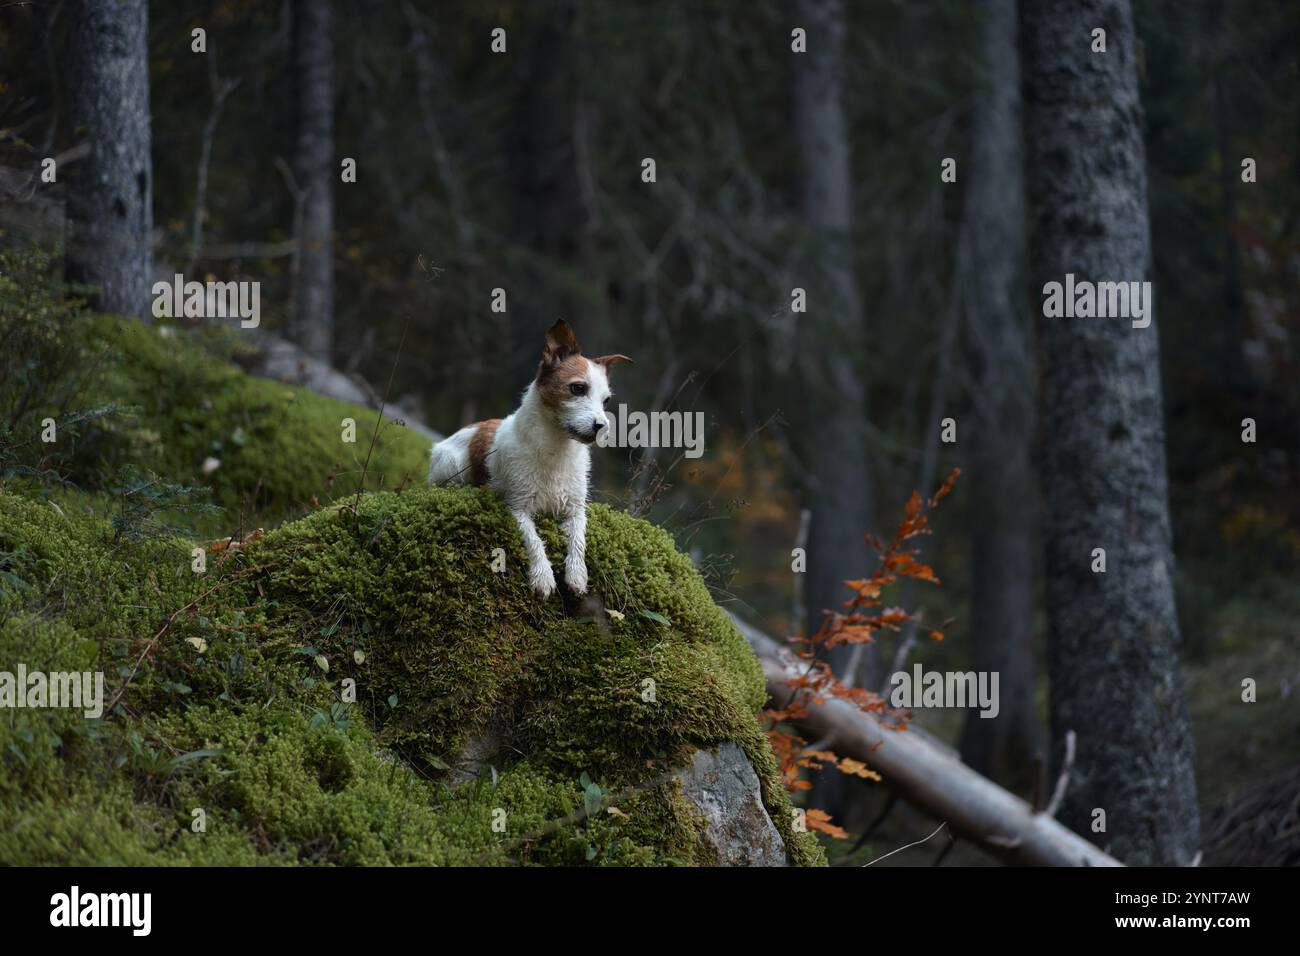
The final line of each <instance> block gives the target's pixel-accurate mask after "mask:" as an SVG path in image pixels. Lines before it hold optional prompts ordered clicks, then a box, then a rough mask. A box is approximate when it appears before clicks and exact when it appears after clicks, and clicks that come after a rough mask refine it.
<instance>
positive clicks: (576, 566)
mask: <svg viewBox="0 0 1300 956" xmlns="http://www.w3.org/2000/svg"><path fill="white" fill-rule="evenodd" d="M564 583H565V584H567V585H568V586H569V590H570V591H572V592H573V593H574V594H586V593H587V562H586V561H565V562H564Z"/></svg>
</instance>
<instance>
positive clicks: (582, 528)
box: [564, 503, 587, 594]
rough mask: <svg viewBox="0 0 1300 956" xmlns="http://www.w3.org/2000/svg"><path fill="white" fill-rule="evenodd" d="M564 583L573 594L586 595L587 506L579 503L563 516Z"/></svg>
mask: <svg viewBox="0 0 1300 956" xmlns="http://www.w3.org/2000/svg"><path fill="white" fill-rule="evenodd" d="M564 537H565V539H566V540H567V541H568V544H569V547H568V550H567V552H566V553H565V555H564V583H565V584H567V585H568V586H569V590H570V591H572V592H573V593H574V594H586V593H587V506H586V504H585V503H580V504H579V505H578V506H577V507H575V508H573V509H572V510H570V511H569V512H568V514H566V515H565V516H564Z"/></svg>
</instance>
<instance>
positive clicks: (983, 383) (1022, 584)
mask: <svg viewBox="0 0 1300 956" xmlns="http://www.w3.org/2000/svg"><path fill="white" fill-rule="evenodd" d="M981 6H982V7H983V8H984V12H985V20H984V24H983V47H984V58H983V61H984V66H985V71H984V81H985V83H984V87H983V89H982V91H981V93H980V95H979V96H978V97H977V99H976V101H975V115H974V118H973V122H972V137H971V159H970V163H969V165H968V168H969V170H970V173H969V175H968V176H967V178H966V182H967V183H968V185H967V187H966V206H965V210H964V214H963V221H962V237H961V245H962V255H961V257H960V262H961V269H960V271H959V274H958V280H957V281H958V284H959V289H958V293H959V295H960V296H961V300H962V303H963V311H964V313H965V320H966V333H967V352H968V354H969V356H970V359H971V367H972V381H971V396H970V398H971V405H972V409H973V415H972V421H971V424H970V427H969V428H968V429H967V430H966V434H965V435H964V436H963V441H962V444H961V447H965V448H968V449H970V455H971V466H970V472H971V473H970V481H971V495H972V500H973V501H974V508H973V509H972V524H973V528H972V548H971V568H972V571H971V577H972V581H971V591H972V595H973V600H972V608H971V628H970V633H971V637H972V641H973V644H974V662H975V667H976V669H977V670H980V671H990V672H997V673H998V674H999V675H1000V676H999V681H1000V685H999V686H1000V692H1001V693H1000V697H1001V709H1000V711H999V713H998V716H997V717H995V718H992V719H987V718H982V717H980V716H979V713H978V712H977V711H971V712H970V713H969V714H968V715H967V717H966V726H965V730H964V732H963V734H962V741H961V752H962V758H963V759H964V760H965V761H966V762H967V763H968V764H970V765H971V766H972V767H973V768H974V769H976V770H978V771H979V772H980V773H982V774H984V775H985V776H986V777H991V778H992V779H994V780H996V781H998V782H999V783H1001V784H1002V785H1003V786H1006V787H1009V788H1011V789H1015V790H1019V791H1021V792H1024V791H1025V790H1027V789H1029V788H1032V786H1033V785H1034V784H1035V783H1036V778H1037V776H1038V773H1037V770H1038V767H1040V766H1041V759H1042V758H1041V755H1040V750H1041V748H1042V739H1041V738H1042V733H1041V730H1040V727H1039V720H1038V714H1037V707H1036V705H1035V700H1034V648H1033V634H1032V623H1033V613H1034V561H1033V537H1032V536H1033V523H1034V519H1035V517H1036V515H1035V508H1034V501H1035V498H1034V483H1033V477H1032V469H1031V466H1030V440H1031V436H1032V434H1033V421H1034V413H1033V369H1032V363H1031V360H1030V353H1029V342H1028V331H1027V328H1026V325H1025V318H1024V311H1025V307H1026V303H1025V293H1024V289H1025V287H1024V261H1025V207H1024V198H1023V197H1024V185H1025V183H1024V167H1023V163H1022V156H1021V131H1020V64H1019V58H1018V56H1017V53H1016V0H985V2H984V3H983V4H981ZM923 490H926V489H923Z"/></svg>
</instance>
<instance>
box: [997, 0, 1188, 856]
mask: <svg viewBox="0 0 1300 956" xmlns="http://www.w3.org/2000/svg"><path fill="white" fill-rule="evenodd" d="M1020 11H1021V44H1022V46H1021V50H1022V55H1023V63H1024V78H1025V83H1024V96H1025V130H1026V143H1027V146H1028V164H1027V165H1028V182H1029V200H1030V204H1031V209H1032V212H1033V216H1034V245H1033V247H1032V248H1033V253H1032V260H1031V261H1032V277H1033V280H1034V283H1035V288H1037V289H1041V288H1042V287H1043V284H1044V283H1047V282H1049V281H1057V282H1062V283H1063V282H1064V281H1065V274H1066V273H1067V272H1070V273H1073V274H1074V276H1075V281H1076V282H1079V281H1085V280H1086V281H1092V282H1098V281H1117V282H1118V281H1124V280H1135V281H1140V280H1145V279H1148V278H1149V276H1150V269H1151V248H1150V226H1149V222H1148V215H1147V179H1146V153H1145V146H1144V143H1143V140H1142V125H1143V116H1142V104H1141V101H1140V100H1139V97H1138V80H1137V36H1136V34H1135V31H1134V26H1133V11H1132V8H1131V6H1130V3H1129V0H1033V2H1025V3H1022V4H1021V7H1020ZM1098 28H1100V29H1103V30H1105V31H1106V33H1105V38H1106V52H1104V53H1093V52H1092V50H1091V43H1092V42H1093V41H1092V37H1091V34H1092V31H1093V30H1094V29H1098ZM1035 308H1036V309H1041V306H1038V305H1036V306H1035ZM1039 314H1040V315H1041V312H1039ZM1039 333H1040V340H1041V342H1042V348H1043V358H1044V363H1045V368H1044V394H1043V406H1042V408H1043V422H1042V435H1043V485H1044V488H1045V491H1046V504H1047V509H1046V522H1045V524H1046V527H1045V532H1046V539H1047V564H1046V569H1047V608H1048V624H1049V627H1050V637H1049V642H1048V668H1049V673H1050V677H1051V727H1052V739H1053V744H1054V749H1055V750H1056V751H1057V753H1056V757H1057V759H1060V753H1059V751H1060V749H1061V742H1062V741H1063V740H1064V738H1065V736H1066V734H1067V732H1068V731H1071V730H1073V731H1075V732H1077V734H1078V737H1079V751H1078V761H1077V764H1076V766H1075V773H1074V778H1073V780H1072V782H1071V785H1070V789H1069V792H1068V793H1067V795H1066V798H1065V804H1064V807H1063V808H1062V813H1061V819H1062V822H1064V823H1065V824H1066V825H1068V826H1070V827H1072V828H1073V829H1075V830H1076V831H1077V832H1079V833H1083V834H1086V835H1088V836H1089V837H1090V838H1091V839H1093V840H1094V841H1095V842H1098V843H1099V844H1101V845H1109V846H1111V847H1112V848H1113V853H1114V854H1115V855H1116V856H1118V857H1119V858H1120V859H1123V860H1125V861H1126V862H1129V863H1134V864H1165V865H1169V864H1187V863H1189V862H1191V861H1192V860H1193V859H1194V857H1195V856H1196V853H1197V846H1198V842H1199V839H1200V823H1199V813H1198V811H1197V806H1196V786H1195V781H1194V778H1193V760H1192V738H1191V728H1190V726H1189V723H1188V717H1187V706H1186V699H1185V698H1186V694H1185V688H1184V682H1183V677H1182V672H1181V667H1180V663H1179V659H1178V647H1179V643H1180V638H1179V632H1178V622H1177V618H1176V615H1175V609H1174V590H1173V571H1174V567H1173V550H1172V543H1171V532H1170V524H1169V506H1168V490H1167V483H1166V475H1165V440H1164V421H1163V419H1164V410H1163V407H1162V400H1161V393H1160V368H1159V350H1158V344H1157V339H1156V325H1155V323H1154V321H1152V323H1151V324H1150V326H1149V327H1147V328H1133V327H1132V323H1131V321H1130V320H1128V319H1124V318H1067V317H1062V318H1048V317H1043V318H1041V319H1040V320H1039ZM1096 548H1103V549H1105V556H1106V571H1105V573H1094V571H1093V570H1092V564H1093V561H1094V558H1093V551H1094V549H1096ZM1097 811H1101V812H1103V813H1104V815H1105V816H1104V821H1105V831H1104V832H1094V830H1093V825H1094V823H1095V822H1099V821H1100V820H1101V819H1102V817H1101V814H1099V813H1098V812H1097Z"/></svg>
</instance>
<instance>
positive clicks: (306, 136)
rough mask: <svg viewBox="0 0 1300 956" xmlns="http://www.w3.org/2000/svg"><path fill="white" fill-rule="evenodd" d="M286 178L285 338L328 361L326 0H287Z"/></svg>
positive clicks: (330, 96)
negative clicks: (292, 239)
mask: <svg viewBox="0 0 1300 956" xmlns="http://www.w3.org/2000/svg"><path fill="white" fill-rule="evenodd" d="M293 74H294V82H295V84H296V86H295V96H296V102H297V111H298V112H297V141H296V143H295V147H294V161H293V175H294V179H295V181H296V188H297V190H298V200H299V201H300V202H301V205H302V210H301V211H302V217H301V231H300V233H299V235H298V236H297V239H298V242H299V248H300V251H299V256H298V263H297V273H296V275H295V277H294V290H293V323H292V326H293V338H294V340H295V341H297V343H298V344H299V345H301V346H302V348H303V349H304V350H306V352H307V353H308V354H309V355H311V356H312V357H313V358H316V359H319V360H320V361H323V362H326V363H329V362H330V351H331V349H332V347H333V343H334V244H333V238H332V233H333V230H334V178H335V176H337V175H338V174H339V173H338V171H339V169H340V167H338V166H337V165H336V164H335V157H334V25H333V10H332V4H331V3H330V0H295V2H294V5H293Z"/></svg>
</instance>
